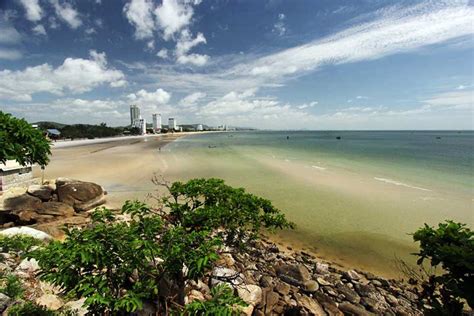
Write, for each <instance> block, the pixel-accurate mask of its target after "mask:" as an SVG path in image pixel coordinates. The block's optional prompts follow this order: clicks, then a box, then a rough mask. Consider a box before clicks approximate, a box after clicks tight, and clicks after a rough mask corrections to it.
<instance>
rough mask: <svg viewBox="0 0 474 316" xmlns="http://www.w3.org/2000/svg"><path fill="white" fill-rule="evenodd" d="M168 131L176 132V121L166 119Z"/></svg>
mask: <svg viewBox="0 0 474 316" xmlns="http://www.w3.org/2000/svg"><path fill="white" fill-rule="evenodd" d="M168 129H169V130H173V131H175V130H177V124H176V119H174V118H172V117H170V118H169V119H168Z"/></svg>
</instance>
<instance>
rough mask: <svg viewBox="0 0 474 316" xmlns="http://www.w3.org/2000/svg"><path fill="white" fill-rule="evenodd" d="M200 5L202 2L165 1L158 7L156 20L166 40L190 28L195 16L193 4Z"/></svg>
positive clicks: (185, 0)
mask: <svg viewBox="0 0 474 316" xmlns="http://www.w3.org/2000/svg"><path fill="white" fill-rule="evenodd" d="M199 3H200V1H189V0H188V1H187V0H163V2H162V3H161V5H159V6H158V7H156V9H155V15H156V19H157V22H158V26H159V27H160V29H161V30H162V32H163V38H164V39H165V40H169V39H171V38H172V37H173V36H174V35H175V34H176V33H179V32H180V31H181V30H183V29H185V28H187V27H188V25H189V24H190V23H191V19H192V17H193V14H194V10H193V4H194V5H195V4H199Z"/></svg>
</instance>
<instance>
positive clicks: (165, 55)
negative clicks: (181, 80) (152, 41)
mask: <svg viewBox="0 0 474 316" xmlns="http://www.w3.org/2000/svg"><path fill="white" fill-rule="evenodd" d="M156 56H158V57H160V58H163V59H167V58H168V57H169V56H168V50H167V49H166V48H162V49H161V50H160V51H159V52H158V53H156Z"/></svg>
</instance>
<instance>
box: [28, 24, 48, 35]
mask: <svg viewBox="0 0 474 316" xmlns="http://www.w3.org/2000/svg"><path fill="white" fill-rule="evenodd" d="M31 30H32V31H33V33H35V34H36V35H46V30H45V28H44V26H43V25H41V24H38V25H36V26H35V27H33V28H32V29H31Z"/></svg>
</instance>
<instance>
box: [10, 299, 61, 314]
mask: <svg viewBox="0 0 474 316" xmlns="http://www.w3.org/2000/svg"><path fill="white" fill-rule="evenodd" d="M8 315H9V316H26V315H35V316H55V315H57V314H56V313H55V312H53V311H51V310H49V309H47V308H46V307H44V306H40V305H37V304H35V303H33V302H25V303H23V304H17V305H14V306H13V307H11V308H10V309H9V310H8Z"/></svg>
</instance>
